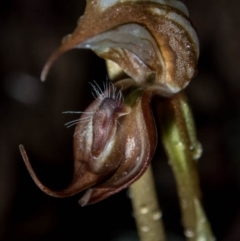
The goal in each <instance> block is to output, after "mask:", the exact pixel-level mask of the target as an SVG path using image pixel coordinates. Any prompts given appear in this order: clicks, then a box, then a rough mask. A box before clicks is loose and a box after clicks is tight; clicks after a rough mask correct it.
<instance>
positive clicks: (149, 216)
mask: <svg viewBox="0 0 240 241" xmlns="http://www.w3.org/2000/svg"><path fill="white" fill-rule="evenodd" d="M130 197H131V201H132V206H133V212H134V213H133V216H134V218H135V220H136V225H137V229H138V234H139V237H140V240H141V241H165V240H166V237H165V232H164V227H163V222H162V211H161V209H160V207H159V204H158V200H157V194H156V189H155V184H154V179H153V174H152V168H151V166H150V167H149V168H148V169H147V171H146V172H145V173H144V174H143V176H142V177H141V178H140V179H139V180H138V181H136V182H135V183H133V184H132V185H131V186H130Z"/></svg>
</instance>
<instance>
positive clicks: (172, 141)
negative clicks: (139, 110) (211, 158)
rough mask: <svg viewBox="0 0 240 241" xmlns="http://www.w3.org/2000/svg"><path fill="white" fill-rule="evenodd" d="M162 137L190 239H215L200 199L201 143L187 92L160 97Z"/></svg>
mask: <svg viewBox="0 0 240 241" xmlns="http://www.w3.org/2000/svg"><path fill="white" fill-rule="evenodd" d="M158 103H159V106H158V114H159V116H160V125H161V129H162V141H163V145H164V148H165V150H166V153H167V156H168V158H169V164H170V165H171V167H172V170H173V174H174V177H175V179H176V184H177V190H178V196H179V199H180V207H181V212H182V222H183V225H184V229H185V231H184V233H185V236H186V237H187V240H188V241H202V240H204V241H213V240H214V239H215V238H214V236H213V234H212V231H211V228H210V225H209V223H208V221H207V218H206V215H205V213H204V211H203V208H202V205H201V201H200V196H201V195H200V188H199V178H198V173H197V163H196V161H194V159H198V158H199V157H200V155H201V146H200V144H199V143H198V141H197V139H196V133H195V127H194V121H193V118H192V114H191V110H190V108H189V105H188V103H187V100H186V98H185V95H184V93H183V92H182V93H179V94H177V95H175V96H174V97H173V98H171V99H161V100H160V101H158Z"/></svg>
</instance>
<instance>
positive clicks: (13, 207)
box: [0, 0, 240, 241]
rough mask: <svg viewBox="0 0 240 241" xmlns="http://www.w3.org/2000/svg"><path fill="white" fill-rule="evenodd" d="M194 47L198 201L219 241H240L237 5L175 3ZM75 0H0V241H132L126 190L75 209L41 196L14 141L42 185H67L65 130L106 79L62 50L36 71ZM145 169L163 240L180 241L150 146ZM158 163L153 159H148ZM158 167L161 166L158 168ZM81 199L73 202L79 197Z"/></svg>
mask: <svg viewBox="0 0 240 241" xmlns="http://www.w3.org/2000/svg"><path fill="white" fill-rule="evenodd" d="M184 2H185V3H186V4H187V6H188V8H189V11H190V16H191V19H192V21H193V23H194V25H195V26H196V28H197V31H198V34H199V39H200V43H201V55H200V60H199V73H198V75H197V77H196V78H195V79H194V80H193V81H192V83H191V84H190V86H189V87H188V88H187V93H188V96H189V100H190V103H191V105H192V108H193V112H194V115H195V119H196V125H197V129H198V137H199V140H200V141H201V143H202V145H203V148H204V152H203V156H202V157H201V159H200V160H199V173H200V179H201V187H202V191H203V203H204V207H205V210H206V212H207V215H208V217H209V220H210V221H211V223H212V228H213V231H214V233H215V235H216V237H217V239H218V240H221V241H239V240H240V206H239V188H240V102H239V96H240V47H239V44H240V31H239V26H240V17H239V16H240V2H239V1H237V0H236V1H234V0H232V1H231V0H229V1H227V0H218V1H216V0H195V1H193V0H191V1H190V0H188V1H184ZM84 6H85V1H83V0H68V1H62V0H32V1H28V0H2V1H1V7H0V240H4V241H12V240H25V241H33V240H35V241H42V240H45V241H47V240H56V241H58V240H83V241H84V240H106V241H108V240H111V241H130V240H137V238H136V231H135V223H134V219H133V217H132V209H131V203H130V199H129V198H128V195H127V191H122V192H121V193H119V194H116V195H115V196H113V197H111V198H108V199H107V200H104V201H102V202H100V203H98V204H95V205H92V206H88V207H84V208H81V207H80V206H79V205H78V203H77V200H78V198H79V196H76V197H71V198H65V199H57V198H53V197H49V196H47V195H45V194H44V193H42V192H41V191H40V190H39V189H38V188H37V187H36V185H35V184H34V183H33V181H32V180H31V178H30V175H29V174H28V172H27V170H26V168H25V166H24V163H23V161H22V158H21V156H20V153H19V150H18V145H19V144H20V143H23V144H24V145H25V147H26V150H27V152H28V154H29V157H30V160H31V162H32V163H33V167H34V169H35V170H36V172H37V174H38V176H39V177H40V178H41V180H42V181H43V182H44V183H45V184H47V185H48V186H50V187H52V188H63V187H64V186H66V185H67V184H68V183H69V182H70V180H71V164H72V159H73V158H72V135H73V132H74V128H70V129H66V128H65V127H64V124H65V123H66V122H68V121H70V120H73V119H76V118H78V116H76V117H74V116H72V115H71V116H69V115H63V114H62V111H66V110H79V111H81V110H84V109H85V108H86V106H87V105H88V104H89V103H90V102H91V100H92V97H91V94H90V92H91V91H90V90H91V88H90V86H89V84H88V82H89V81H93V80H96V81H97V82H101V81H103V80H105V79H106V69H105V67H104V62H103V61H102V60H100V59H98V58H97V57H96V56H95V55H94V54H93V53H91V52H90V51H89V52H88V51H82V50H81V51H79V50H75V51H70V52H69V53H67V54H65V55H64V56H62V57H61V58H60V59H59V60H58V61H57V62H56V64H55V65H54V67H53V69H52V70H51V73H50V75H49V77H48V80H47V82H46V83H41V82H40V81H39V75H40V72H41V69H42V67H43V65H44V63H45V61H46V60H47V58H48V57H49V55H50V54H51V53H52V52H53V50H55V49H56V48H57V46H58V45H59V43H60V40H61V38H62V37H63V36H64V35H66V34H68V33H70V32H72V31H73V30H74V28H75V27H76V21H77V19H78V17H79V16H80V15H82V13H83V10H84ZM156 156H157V158H155V160H154V161H153V167H154V173H155V178H156V183H157V189H158V195H159V200H160V204H161V206H162V209H163V215H164V216H163V218H164V222H165V227H166V231H167V234H168V235H169V240H172V241H174V240H175V241H177V240H184V239H183V235H182V228H181V224H180V214H179V206H178V202H177V197H176V191H175V184H174V180H173V177H172V174H171V170H170V168H169V166H168V164H167V161H166V157H165V156H164V155H163V154H162V150H161V147H159V148H158V152H157V154H156ZM156 159H157V160H156ZM160 159H161V160H160ZM80 196H81V195H80Z"/></svg>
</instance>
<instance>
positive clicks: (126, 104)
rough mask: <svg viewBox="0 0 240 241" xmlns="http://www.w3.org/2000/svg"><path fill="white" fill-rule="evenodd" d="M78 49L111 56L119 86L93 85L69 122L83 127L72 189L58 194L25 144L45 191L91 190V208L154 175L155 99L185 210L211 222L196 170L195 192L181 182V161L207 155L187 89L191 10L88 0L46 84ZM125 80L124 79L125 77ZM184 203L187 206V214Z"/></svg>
mask: <svg viewBox="0 0 240 241" xmlns="http://www.w3.org/2000/svg"><path fill="white" fill-rule="evenodd" d="M74 48H79V49H90V50H92V51H94V52H95V53H96V54H97V55H98V56H100V57H101V58H104V59H106V61H107V64H108V70H109V76H110V79H111V80H112V82H111V83H109V84H107V83H106V84H105V88H104V89H101V88H100V87H99V86H98V85H97V84H93V91H94V96H95V100H94V101H93V103H92V104H91V105H90V106H89V107H88V108H87V109H86V110H85V111H84V112H83V114H82V115H81V117H80V119H79V121H77V122H72V123H70V124H75V123H77V126H76V129H75V132H74V171H73V178H72V182H71V184H70V185H69V186H68V187H67V188H66V189H64V190H62V191H54V190H51V189H49V188H48V187H46V186H44V185H43V184H42V183H41V181H40V180H39V179H38V177H37V176H36V174H35V172H34V171H33V169H32V167H31V164H30V162H29V158H28V156H27V154H26V151H25V149H24V147H23V146H22V145H21V146H20V151H21V154H22V157H23V159H24V161H25V164H26V166H27V168H28V170H29V172H30V174H31V176H32V178H33V180H34V181H35V183H36V184H37V185H38V187H39V188H40V189H41V190H42V191H44V192H45V193H47V194H49V195H52V196H55V197H66V196H72V195H75V194H77V193H79V192H81V191H83V190H86V191H85V194H84V195H83V196H82V198H81V199H80V201H79V203H80V204H81V205H82V206H84V205H88V204H92V203H95V202H98V201H100V200H102V199H104V198H106V197H108V196H110V195H112V194H114V193H116V192H119V191H120V190H122V189H124V188H126V187H128V186H130V185H131V184H132V183H134V182H135V181H136V180H138V179H139V178H140V177H141V176H142V175H143V174H144V173H145V171H146V170H147V168H148V166H149V164H150V162H151V160H152V158H153V156H154V153H155V149H156V146H157V136H158V133H157V129H156V126H155V125H156V124H155V122H156V120H155V118H154V116H153V113H152V106H151V102H152V99H153V97H157V98H158V100H157V102H158V104H157V105H158V107H159V108H158V109H159V113H158V118H160V120H161V121H162V124H161V127H162V134H161V135H162V139H163V143H164V146H165V149H166V151H167V154H169V156H171V157H172V158H173V162H174V159H175V160H177V161H176V163H175V164H174V167H173V171H174V173H175V176H176V180H177V183H178V184H179V190H180V191H179V196H180V198H181V200H183V199H184V198H185V202H186V203H187V204H186V203H185V206H186V205H187V206H188V207H189V208H190V209H189V210H190V211H193V212H194V214H193V216H194V215H195V216H194V217H195V219H196V217H197V216H196V215H197V211H196V210H197V209H196V207H198V211H199V210H200V211H199V212H198V213H200V214H199V215H200V216H201V218H202V217H205V216H204V214H203V212H202V211H201V206H200V204H199V193H200V191H198V188H197V189H196V191H195V192H194V191H193V189H194V188H192V187H196V186H197V185H198V181H197V178H195V176H196V175H197V174H196V173H195V172H194V171H193V172H189V173H194V175H195V174H196V175H195V176H194V175H192V176H191V178H193V179H194V180H195V181H194V180H193V182H194V184H193V185H192V184H191V185H192V186H191V187H190V186H189V185H190V184H186V185H187V186H189V188H187V189H186V188H185V189H186V190H187V191H186V190H185V191H184V190H183V189H184V187H183V186H182V185H183V183H184V181H186V180H188V181H189V179H186V178H185V176H183V175H185V174H183V173H184V171H185V169H184V170H183V173H181V175H182V176H179V175H180V174H179V170H180V169H181V168H182V166H181V167H180V169H179V166H178V160H179V158H182V159H181V161H180V162H182V163H183V162H184V163H185V162H186V163H187V164H186V165H188V164H189V163H193V162H192V160H193V159H197V158H198V157H199V156H200V152H201V151H200V150H201V148H200V145H199V143H198V141H197V139H196V133H195V130H194V124H193V122H192V117H191V111H190V109H189V107H188V104H187V101H186V98H185V96H184V94H183V92H182V90H183V89H184V88H185V87H186V86H187V85H188V84H189V82H190V80H191V79H192V78H193V77H194V75H195V74H196V66H197V61H198V56H199V43H198V38H197V34H196V31H195V28H194V27H193V25H192V23H191V21H190V20H189V13H188V10H187V8H186V7H185V5H184V4H183V3H181V2H180V1H176V0H145V1H143V0H142V1H141V0H87V5H86V10H85V13H84V15H83V16H82V17H81V18H80V19H79V21H78V26H77V28H76V30H75V31H74V32H73V34H71V35H68V36H67V37H65V38H64V39H63V41H62V44H61V46H60V47H59V48H58V49H57V50H56V51H55V52H54V53H53V54H52V56H51V57H50V58H49V60H48V61H47V63H46V65H45V67H44V69H43V71H42V75H41V79H42V81H44V80H45V79H46V76H47V74H48V72H49V70H50V68H51V66H52V64H53V63H54V61H55V60H56V59H57V58H58V57H59V56H60V55H61V54H63V53H64V52H66V51H68V50H70V49H74ZM120 76H124V78H122V79H121V80H119V78H120ZM174 141H175V142H174ZM172 143H173V144H172ZM176 143H177V144H176ZM179 143H180V144H179ZM181 145H182V146H181ZM186 146H187V147H188V148H187V149H188V150H186ZM186 156H187V158H186ZM188 159H189V160H190V161H189V162H188ZM186 160H187V161H186ZM191 165H193V164H191ZM194 170H195V169H194ZM186 172H188V171H186ZM184 185H185V184H184ZM189 190H190V191H189ZM193 193H194V194H193ZM193 196H194V197H193ZM194 200H195V201H194ZM183 206H184V204H183V203H182V209H184V207H183ZM183 213H184V212H183ZM188 213H189V211H188ZM190 216H191V215H190ZM200 216H199V217H200ZM183 219H184V225H185V227H186V230H188V231H189V230H195V231H196V222H195V221H193V219H194V218H193V219H192V216H191V217H190V218H189V215H186V217H183ZM201 220H202V219H201ZM192 221H193V222H192ZM191 222H192V223H191ZM201 227H202V226H201ZM204 230H205V229H204ZM206 230H209V229H208V228H206ZM189 232H190V231H189ZM189 232H188V238H189V240H200V239H195V238H193V237H190V236H191V235H189ZM209 232H210V231H209ZM186 236H187V234H186ZM194 236H195V235H194ZM208 236H209V237H210V236H211V235H208ZM195 237H196V236H195ZM198 237H200V236H198ZM204 237H205V236H204ZM204 240H210V239H204Z"/></svg>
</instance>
